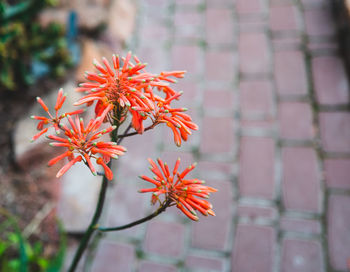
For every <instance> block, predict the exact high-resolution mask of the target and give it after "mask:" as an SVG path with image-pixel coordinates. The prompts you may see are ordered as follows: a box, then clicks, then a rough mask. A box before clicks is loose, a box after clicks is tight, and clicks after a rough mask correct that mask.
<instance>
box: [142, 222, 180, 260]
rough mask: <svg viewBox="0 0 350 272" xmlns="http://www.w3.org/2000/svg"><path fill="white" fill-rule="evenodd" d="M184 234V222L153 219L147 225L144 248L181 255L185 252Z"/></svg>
mask: <svg viewBox="0 0 350 272" xmlns="http://www.w3.org/2000/svg"><path fill="white" fill-rule="evenodd" d="M184 235H185V228H184V226H183V225H182V224H179V223H175V222H162V221H159V220H156V221H151V222H150V223H149V224H148V226H147V232H146V238H145V242H144V248H145V250H146V251H147V252H149V253H154V254H158V255H162V256H171V257H180V256H181V255H182V254H183V252H184V242H185V236H184ZM160 238H161V239H160Z"/></svg>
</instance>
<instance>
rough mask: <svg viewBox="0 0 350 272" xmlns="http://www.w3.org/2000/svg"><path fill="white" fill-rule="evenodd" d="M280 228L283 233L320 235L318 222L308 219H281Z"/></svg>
mask: <svg viewBox="0 0 350 272" xmlns="http://www.w3.org/2000/svg"><path fill="white" fill-rule="evenodd" d="M280 227H281V229H282V230H284V231H294V232H302V233H313V234H320V233H321V225H320V222H318V221H316V220H309V219H298V218H291V217H286V216H285V217H282V218H281V220H280Z"/></svg>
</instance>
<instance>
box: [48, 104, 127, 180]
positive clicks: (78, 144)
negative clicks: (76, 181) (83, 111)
mask: <svg viewBox="0 0 350 272" xmlns="http://www.w3.org/2000/svg"><path fill="white" fill-rule="evenodd" d="M110 107H111V106H108V107H107V108H106V109H105V110H104V112H102V114H101V115H100V116H98V117H97V118H96V119H91V120H90V122H89V123H88V124H87V125H86V126H84V123H83V120H82V119H81V118H80V119H79V117H78V116H76V117H75V120H73V119H72V118H71V117H70V116H69V115H68V116H67V117H68V121H69V124H70V126H71V129H69V128H68V127H67V126H66V125H63V124H60V129H62V130H63V131H64V135H65V136H66V138H62V137H58V136H56V135H49V136H48V138H49V139H51V140H54V141H55V142H53V143H50V145H51V146H63V147H66V148H67V149H68V150H67V151H66V152H64V153H63V154H61V155H59V156H57V157H55V158H53V159H52V160H50V161H49V163H48V165H49V166H51V165H53V164H55V163H56V162H58V161H60V160H61V159H63V158H65V157H67V158H68V159H69V163H68V164H66V165H65V166H63V168H62V169H61V170H59V171H58V173H57V175H56V176H57V177H60V176H62V175H63V174H64V173H66V172H67V171H68V169H69V168H70V167H71V166H72V165H74V164H75V163H76V162H78V161H82V160H83V161H84V163H85V164H86V165H87V166H88V167H89V168H90V170H91V172H92V173H93V174H94V175H96V174H97V173H96V170H95V167H94V165H93V164H92V161H91V159H95V160H96V162H97V163H98V164H100V165H102V167H103V168H104V170H105V175H106V177H107V178H108V179H109V180H111V179H112V178H113V173H112V171H111V170H110V169H109V167H108V166H107V165H106V163H108V162H109V160H110V159H111V158H113V159H117V158H118V156H119V155H123V154H124V152H125V151H126V149H125V148H124V147H122V146H119V145H117V144H116V143H115V142H102V141H100V142H96V140H97V139H98V138H100V137H101V136H102V135H104V134H106V133H109V132H111V131H112V130H114V129H115V128H116V127H115V126H111V127H108V128H106V129H103V130H100V131H99V130H98V129H99V128H100V126H101V124H102V122H103V120H104V118H105V117H106V114H107V113H108V111H109V110H110ZM97 154H99V155H100V156H97Z"/></svg>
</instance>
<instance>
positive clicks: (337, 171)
mask: <svg viewBox="0 0 350 272" xmlns="http://www.w3.org/2000/svg"><path fill="white" fill-rule="evenodd" d="M324 168H325V169H324V170H325V177H326V182H327V185H328V186H329V187H331V188H339V189H350V159H327V160H325V162H324Z"/></svg>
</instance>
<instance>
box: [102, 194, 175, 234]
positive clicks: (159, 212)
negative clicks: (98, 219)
mask: <svg viewBox="0 0 350 272" xmlns="http://www.w3.org/2000/svg"><path fill="white" fill-rule="evenodd" d="M170 203H171V199H168V200H167V202H165V204H164V205H162V206H160V207H159V208H158V209H157V210H156V211H155V212H153V213H151V214H150V215H148V216H146V217H144V218H141V219H139V220H136V221H134V222H131V223H129V224H126V225H122V226H118V227H111V228H103V227H98V228H97V229H98V230H99V231H102V232H107V231H118V230H123V229H128V228H131V227H133V226H136V225H139V224H142V223H144V222H146V221H149V220H151V219H152V218H154V217H156V216H158V215H159V214H161V213H162V212H164V211H165V210H166V209H167V208H168V207H169V205H170Z"/></svg>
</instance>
